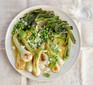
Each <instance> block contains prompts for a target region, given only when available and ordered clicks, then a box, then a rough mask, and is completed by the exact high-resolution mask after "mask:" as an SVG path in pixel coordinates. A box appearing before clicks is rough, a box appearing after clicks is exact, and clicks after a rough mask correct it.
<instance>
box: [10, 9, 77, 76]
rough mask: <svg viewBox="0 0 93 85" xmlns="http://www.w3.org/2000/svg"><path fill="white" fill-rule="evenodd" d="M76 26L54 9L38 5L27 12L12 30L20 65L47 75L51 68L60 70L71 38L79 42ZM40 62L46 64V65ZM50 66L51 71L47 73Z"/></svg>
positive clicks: (66, 56) (65, 58)
mask: <svg viewBox="0 0 93 85" xmlns="http://www.w3.org/2000/svg"><path fill="white" fill-rule="evenodd" d="M72 30H73V27H72V26H70V25H69V23H68V22H67V21H64V20H61V19H60V18H59V16H56V15H55V13H54V12H53V11H45V10H42V9H36V10H33V11H30V12H29V13H26V14H25V15H24V16H23V17H22V18H20V19H19V21H18V22H17V23H16V24H15V25H14V27H13V30H12V39H13V43H14V45H15V47H16V49H17V54H18V57H16V60H17V61H16V67H17V68H18V69H22V70H23V69H24V70H26V71H29V72H32V73H33V75H35V76H39V75H40V74H41V73H43V76H45V77H50V74H49V72H50V71H52V72H58V71H59V67H60V65H63V64H64V62H65V60H67V59H68V57H69V54H70V49H71V42H73V44H75V43H76V40H75V38H74V35H73V33H72ZM19 59H20V60H21V62H19V61H20V60H19ZM40 64H43V65H41V67H42V69H41V68H40ZM22 66H23V67H22ZM47 69H48V72H47V73H46V72H45V73H44V71H47ZM49 69H50V70H49Z"/></svg>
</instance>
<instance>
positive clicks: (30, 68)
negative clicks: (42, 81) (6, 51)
mask: <svg viewBox="0 0 93 85" xmlns="http://www.w3.org/2000/svg"><path fill="white" fill-rule="evenodd" d="M25 69H26V71H29V72H32V61H28V62H26V66H25Z"/></svg>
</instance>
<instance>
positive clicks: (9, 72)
mask: <svg viewBox="0 0 93 85" xmlns="http://www.w3.org/2000/svg"><path fill="white" fill-rule="evenodd" d="M73 3H74V2H73V0H0V85H84V84H83V83H82V80H83V77H82V56H83V54H82V50H81V52H80V55H79V58H78V60H77V62H76V63H75V65H74V66H73V67H72V69H71V70H69V71H68V72H66V73H65V74H64V75H62V77H61V78H60V79H56V80H54V81H49V82H37V81H33V80H29V79H25V77H23V76H22V75H20V74H19V73H18V72H16V71H15V70H14V68H13V67H12V65H11V64H10V63H9V61H8V59H7V55H6V52H5V46H4V41H5V34H6V31H7V28H8V26H9V24H10V22H11V21H12V19H13V18H14V17H15V16H16V15H17V14H18V13H20V12H21V11H22V10H24V9H26V8H28V7H31V6H34V5H50V6H54V7H57V8H58V9H62V7H64V8H65V6H69V5H70V6H71V5H72V4H73ZM92 3H93V0H82V5H88V4H89V5H92ZM80 24H81V27H80V28H79V30H80V34H81V39H82V47H84V48H87V47H92V46H93V44H92V43H93V39H92V36H93V34H92V33H91V31H88V32H90V33H91V34H90V35H88V33H87V28H88V29H91V28H92V27H93V25H92V24H91V22H90V23H88V24H87V25H86V24H85V23H80ZM92 32H93V31H92ZM86 36H88V39H87V40H86ZM89 37H91V39H92V40H90V42H88V40H89ZM89 85H90V84H89ZM91 85H93V84H91Z"/></svg>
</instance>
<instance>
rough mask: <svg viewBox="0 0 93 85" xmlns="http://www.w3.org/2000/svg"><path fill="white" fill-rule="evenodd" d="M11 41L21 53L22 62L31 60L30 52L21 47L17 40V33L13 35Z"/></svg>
mask: <svg viewBox="0 0 93 85" xmlns="http://www.w3.org/2000/svg"><path fill="white" fill-rule="evenodd" d="M13 41H14V44H15V46H16V47H17V49H18V51H19V53H20V54H21V58H22V60H23V61H24V62H28V61H31V60H32V55H31V53H30V52H29V51H28V50H26V49H25V48H23V47H22V46H21V45H20V43H19V42H18V38H17V33H16V34H14V35H13Z"/></svg>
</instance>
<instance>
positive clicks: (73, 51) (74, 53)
mask: <svg viewBox="0 0 93 85" xmlns="http://www.w3.org/2000/svg"><path fill="white" fill-rule="evenodd" d="M38 8H42V9H44V10H48V11H54V12H55V14H56V15H58V16H59V17H60V19H62V20H66V21H68V22H69V24H70V25H71V26H73V34H74V36H75V39H76V44H75V45H73V48H72V49H71V53H70V57H69V59H68V61H67V62H65V64H64V65H63V66H61V67H60V71H59V72H58V73H52V74H51V76H50V78H46V77H43V76H42V75H41V76H39V77H35V76H33V75H32V74H31V73H29V72H26V71H23V70H18V69H16V67H15V58H14V55H13V52H12V46H11V36H12V34H11V31H12V29H13V26H14V24H15V23H17V22H18V20H19V18H21V17H22V16H23V15H24V14H25V13H28V12H29V11H31V10H34V9H38ZM5 48H6V53H7V57H8V59H9V61H10V63H11V64H12V66H13V67H14V68H15V70H17V71H18V72H19V73H20V74H22V75H24V76H26V77H27V78H29V79H33V80H38V81H48V80H53V79H55V78H58V77H60V76H62V75H63V74H64V73H65V72H66V71H68V70H69V69H70V68H71V67H72V65H73V64H74V63H75V62H76V59H77V57H78V55H79V51H80V35H79V31H78V29H77V27H76V25H75V23H74V22H73V21H72V19H71V18H70V17H69V16H68V15H67V14H65V13H64V12H62V11H59V10H57V9H56V8H53V7H50V6H34V7H31V8H28V9H26V10H24V11H22V12H21V13H20V14H18V15H17V16H16V17H15V18H14V19H13V21H12V22H11V24H10V25H9V27H8V30H7V34H6V39H5Z"/></svg>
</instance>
